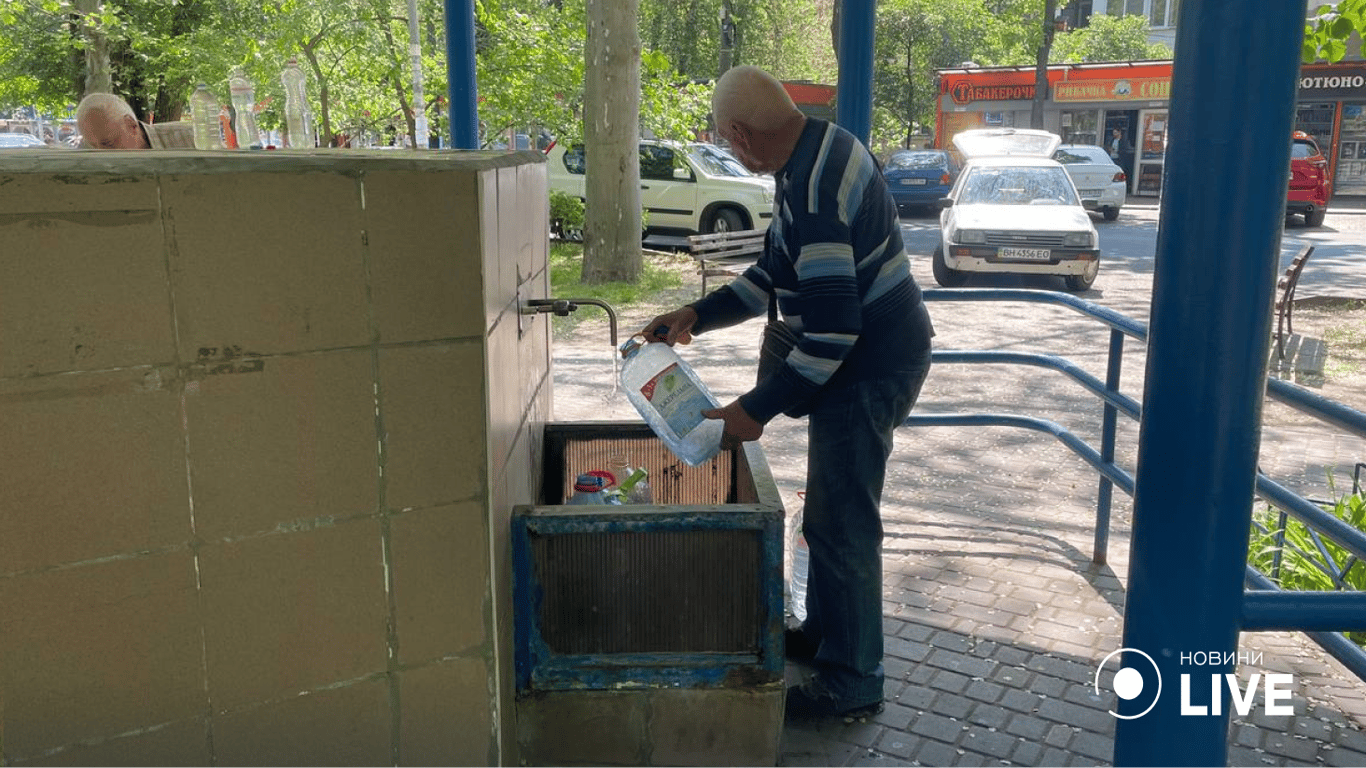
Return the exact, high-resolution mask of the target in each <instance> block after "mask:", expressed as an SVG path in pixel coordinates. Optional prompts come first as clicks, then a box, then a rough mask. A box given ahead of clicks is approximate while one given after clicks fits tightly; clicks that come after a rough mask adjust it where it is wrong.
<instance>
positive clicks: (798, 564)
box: [787, 512, 811, 621]
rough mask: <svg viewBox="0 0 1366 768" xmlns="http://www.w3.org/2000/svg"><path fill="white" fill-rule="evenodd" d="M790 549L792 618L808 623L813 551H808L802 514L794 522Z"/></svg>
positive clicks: (789, 538)
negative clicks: (808, 588)
mask: <svg viewBox="0 0 1366 768" xmlns="http://www.w3.org/2000/svg"><path fill="white" fill-rule="evenodd" d="M788 548H789V549H791V550H792V578H791V579H790V580H789V581H788V583H787V593H788V596H789V597H791V598H792V603H791V606H792V616H793V617H794V618H796V619H797V621H806V576H807V574H808V573H809V572H810V569H811V551H810V550H809V549H807V546H806V536H804V535H802V513H801V512H798V513H797V516H796V518H795V519H794V520H793V521H792V531H791V533H790V534H788Z"/></svg>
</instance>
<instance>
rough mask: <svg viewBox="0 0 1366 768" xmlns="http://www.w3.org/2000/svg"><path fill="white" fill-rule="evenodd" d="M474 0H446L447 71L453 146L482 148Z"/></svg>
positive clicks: (457, 147) (458, 147)
mask: <svg viewBox="0 0 1366 768" xmlns="http://www.w3.org/2000/svg"><path fill="white" fill-rule="evenodd" d="M474 61H475V59H474V0H446V74H447V77H448V79H449V82H450V86H449V87H448V89H447V90H448V91H449V95H450V102H451V104H450V113H451V146H453V147H455V148H456V149H478V148H479V83H478V81H477V80H476V77H475V65H474Z"/></svg>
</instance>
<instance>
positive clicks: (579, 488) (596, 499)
mask: <svg viewBox="0 0 1366 768" xmlns="http://www.w3.org/2000/svg"><path fill="white" fill-rule="evenodd" d="M620 503H621V502H620V501H616V500H615V497H614V496H613V495H609V494H608V493H607V479H606V478H604V477H603V476H602V475H600V474H593V473H590V472H585V473H583V474H582V475H579V476H578V478H577V479H575V480H574V495H573V496H570V497H569V500H568V501H566V502H565V504H620Z"/></svg>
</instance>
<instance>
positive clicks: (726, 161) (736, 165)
mask: <svg viewBox="0 0 1366 768" xmlns="http://www.w3.org/2000/svg"><path fill="white" fill-rule="evenodd" d="M688 156H689V157H691V158H692V159H693V161H694V162H696V163H697V164H698V165H699V166H700V167H701V168H702V170H703V171H705V172H707V173H709V174H711V175H712V176H753V175H754V174H752V173H750V172H749V169H748V168H745V166H743V165H741V164H740V161H739V160H736V159H735V157H734V156H733V155H731V153H729V152H727V151H726V150H724V149H721V148H720V147H718V146H715V145H713V144H694V145H692V146H691V147H689V148H688Z"/></svg>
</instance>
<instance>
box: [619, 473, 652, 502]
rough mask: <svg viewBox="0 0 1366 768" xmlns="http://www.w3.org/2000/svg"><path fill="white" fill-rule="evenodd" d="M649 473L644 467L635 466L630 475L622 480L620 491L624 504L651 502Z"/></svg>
mask: <svg viewBox="0 0 1366 768" xmlns="http://www.w3.org/2000/svg"><path fill="white" fill-rule="evenodd" d="M648 478H649V473H648V472H646V471H645V468H644V467H636V468H635V469H634V470H632V471H631V475H630V477H627V478H626V480H625V481H623V482H622V484H621V487H620V489H619V490H620V491H621V493H622V503H624V504H653V503H655V499H654V491H653V490H652V489H651V488H650V481H649V479H648Z"/></svg>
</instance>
